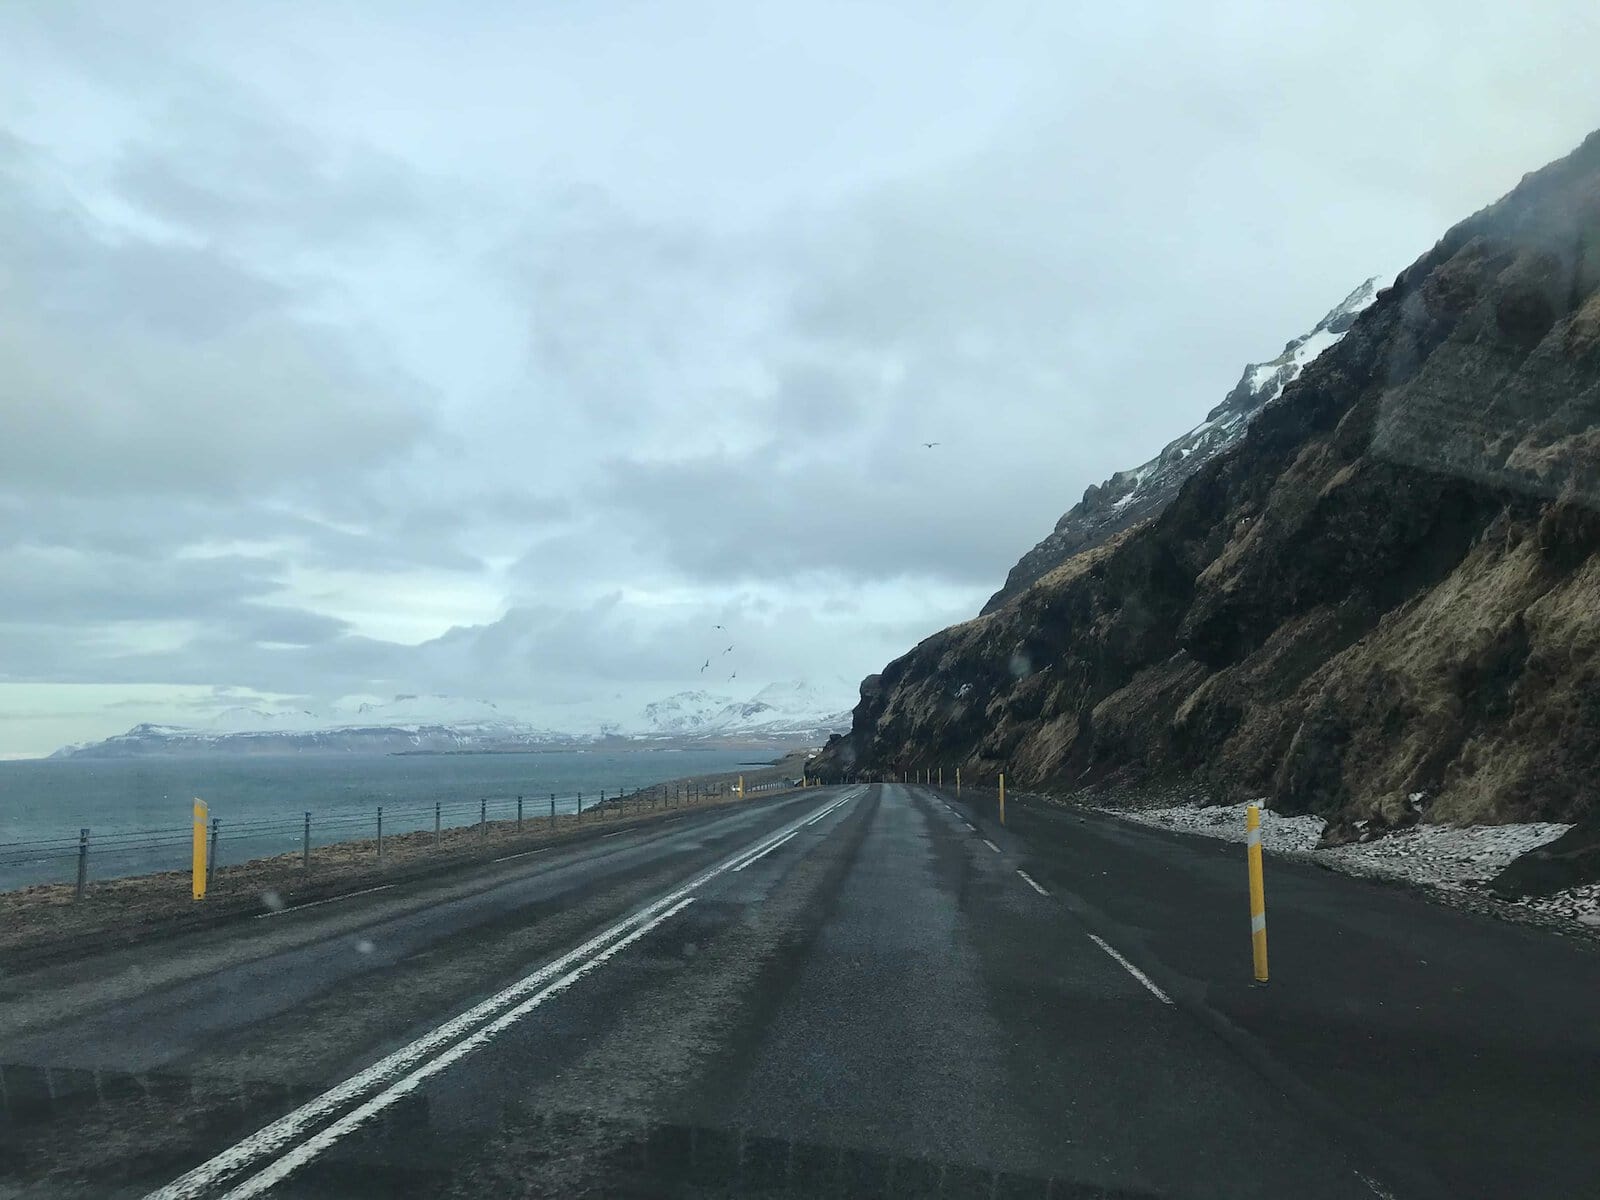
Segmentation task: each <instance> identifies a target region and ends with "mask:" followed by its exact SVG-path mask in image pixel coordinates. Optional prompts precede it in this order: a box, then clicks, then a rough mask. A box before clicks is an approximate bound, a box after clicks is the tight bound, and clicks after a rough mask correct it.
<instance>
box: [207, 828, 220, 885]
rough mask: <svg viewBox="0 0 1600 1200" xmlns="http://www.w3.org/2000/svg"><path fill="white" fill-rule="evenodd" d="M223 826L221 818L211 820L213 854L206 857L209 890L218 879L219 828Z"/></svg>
mask: <svg viewBox="0 0 1600 1200" xmlns="http://www.w3.org/2000/svg"><path fill="white" fill-rule="evenodd" d="M221 824H222V818H221V817H212V818H211V853H210V854H208V855H207V856H206V887H207V888H209V887H210V886H211V885H212V884H213V883H214V882H216V878H217V826H219V825H221Z"/></svg>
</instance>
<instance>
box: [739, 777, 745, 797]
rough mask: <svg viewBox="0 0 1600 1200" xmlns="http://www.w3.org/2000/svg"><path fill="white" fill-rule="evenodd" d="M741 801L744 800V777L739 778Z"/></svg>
mask: <svg viewBox="0 0 1600 1200" xmlns="http://www.w3.org/2000/svg"><path fill="white" fill-rule="evenodd" d="M739 799H741V800H743V799H744V776H743V775H741V776H739Z"/></svg>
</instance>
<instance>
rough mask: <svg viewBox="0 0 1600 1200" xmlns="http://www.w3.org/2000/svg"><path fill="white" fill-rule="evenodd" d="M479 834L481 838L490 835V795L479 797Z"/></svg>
mask: <svg viewBox="0 0 1600 1200" xmlns="http://www.w3.org/2000/svg"><path fill="white" fill-rule="evenodd" d="M478 836H479V837H480V838H486V837H488V836H489V797H487V796H479V797H478Z"/></svg>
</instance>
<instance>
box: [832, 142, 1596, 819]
mask: <svg viewBox="0 0 1600 1200" xmlns="http://www.w3.org/2000/svg"><path fill="white" fill-rule="evenodd" d="M1597 508H1600V134H1596V135H1593V136H1591V137H1590V138H1589V139H1588V140H1587V141H1586V142H1585V143H1584V144H1583V145H1582V146H1581V147H1580V148H1579V149H1578V150H1576V151H1575V152H1574V153H1572V154H1571V155H1569V156H1568V157H1567V158H1565V159H1563V160H1561V161H1559V162H1556V163H1554V164H1552V165H1550V166H1548V167H1545V168H1544V169H1543V170H1540V171H1538V172H1536V173H1534V174H1531V175H1529V176H1527V177H1525V178H1524V179H1523V181H1522V182H1521V183H1520V184H1519V185H1518V186H1517V187H1516V188H1515V190H1513V191H1512V192H1511V193H1510V194H1509V195H1507V196H1506V197H1505V198H1504V199H1502V200H1501V201H1499V202H1498V203H1496V204H1494V205H1492V206H1490V207H1489V208H1487V209H1485V210H1483V211H1482V212H1479V213H1478V214H1476V215H1475V216H1473V217H1471V218H1469V219H1468V220H1466V221H1464V222H1462V223H1461V224H1459V225H1457V226H1456V227H1455V228H1453V229H1452V230H1450V231H1449V232H1448V233H1447V234H1446V235H1445V236H1444V238H1443V239H1442V240H1441V241H1440V242H1439V243H1438V245H1436V246H1435V247H1434V248H1433V249H1432V250H1430V251H1429V252H1428V253H1427V254H1425V255H1424V256H1423V257H1422V258H1421V259H1419V260H1418V261H1417V262H1416V263H1415V264H1413V265H1412V266H1411V267H1409V268H1408V269H1407V270H1405V271H1404V272H1402V273H1401V274H1400V276H1399V277H1398V278H1397V279H1396V280H1395V282H1394V285H1393V286H1392V287H1390V288H1387V289H1385V290H1383V291H1382V292H1380V293H1379V294H1378V297H1377V299H1376V300H1375V302H1374V303H1373V304H1372V305H1371V307H1370V308H1368V309H1367V310H1366V311H1365V312H1363V313H1362V314H1361V315H1360V316H1359V317H1357V318H1356V320H1355V321H1354V323H1353V325H1352V326H1351V328H1350V330H1349V332H1348V333H1347V334H1346V335H1345V337H1344V338H1342V339H1341V340H1340V341H1339V342H1338V343H1337V344H1336V345H1334V346H1333V347H1332V348H1331V349H1329V350H1327V351H1326V352H1325V353H1323V354H1322V355H1321V356H1320V357H1318V358H1317V359H1316V361H1315V362H1313V363H1311V364H1310V365H1309V366H1307V367H1306V369H1305V370H1304V372H1303V373H1302V374H1301V375H1300V376H1299V378H1298V379H1296V380H1295V381H1294V382H1292V383H1291V384H1290V385H1289V386H1288V387H1287V388H1286V389H1285V390H1284V392H1283V394H1282V396H1281V397H1279V398H1278V399H1277V400H1275V401H1273V402H1272V403H1270V404H1268V405H1266V406H1265V408H1263V409H1262V411H1261V412H1260V413H1259V414H1258V415H1257V416H1256V417H1255V419H1254V420H1253V421H1251V422H1250V425H1249V428H1248V431H1247V432H1246V434H1245V436H1244V437H1243V439H1242V440H1240V441H1239V443H1238V444H1237V445H1235V446H1233V447H1232V448H1231V449H1229V450H1227V451H1226V452H1224V453H1222V454H1220V455H1219V456H1217V457H1216V458H1215V459H1213V460H1212V461H1211V462H1209V463H1207V464H1206V465H1205V466H1204V467H1203V468H1201V469H1200V470H1199V471H1198V472H1196V473H1195V474H1194V475H1193V476H1192V477H1191V478H1190V479H1189V480H1188V481H1187V482H1186V483H1185V484H1184V485H1183V486H1182V488H1181V490H1180V491H1179V492H1178V494H1177V496H1176V497H1175V498H1174V499H1173V500H1172V501H1171V502H1170V503H1169V504H1168V505H1167V506H1166V507H1165V508H1164V509H1163V511H1161V512H1160V514H1159V515H1157V516H1155V517H1154V518H1153V519H1151V520H1150V521H1148V522H1146V523H1144V524H1141V525H1139V526H1137V527H1136V528H1132V529H1129V530H1125V531H1124V532H1122V533H1120V534H1117V535H1116V536H1114V537H1112V538H1110V539H1109V540H1107V541H1106V542H1105V543H1104V544H1102V545H1099V546H1097V547H1095V548H1093V549H1091V550H1088V551H1086V552H1083V553H1079V554H1076V555H1074V556H1072V557H1070V558H1069V559H1067V561H1066V562H1064V563H1063V564H1062V565H1060V566H1058V567H1056V568H1055V569H1053V570H1051V571H1049V572H1047V573H1046V574H1045V575H1044V576H1043V577H1041V578H1040V579H1039V580H1038V581H1036V582H1035V583H1034V584H1033V585H1032V586H1031V587H1029V588H1028V589H1027V590H1026V591H1024V592H1023V593H1022V594H1021V595H1019V596H1018V597H1017V598H1016V599H1015V601H1014V602H1012V603H1011V604H1009V605H1006V606H1004V607H1002V608H999V609H997V610H993V611H991V612H989V613H988V614H987V615H984V616H980V617H978V618H977V619H975V620H972V621H969V622H967V623H965V624H962V625H958V626H955V627H953V628H951V629H947V630H945V631H943V632H942V633H939V634H937V635H935V636H934V637H932V638H929V639H928V640H927V641H925V642H923V643H922V644H921V645H919V646H917V647H916V648H915V649H913V650H912V651H911V652H910V653H908V654H906V655H905V656H904V657H902V658H900V659H897V660H896V661H894V662H892V663H890V664H889V665H888V666H887V667H886V668H885V669H884V671H883V673H882V674H881V675H876V676H873V677H871V678H869V679H868V680H867V681H866V682H865V683H864V684H863V685H862V690H861V702H860V704H859V705H858V706H857V708H856V710H855V712H854V715H853V722H852V727H851V732H850V733H849V734H848V735H846V736H844V737H842V738H839V739H836V740H835V741H833V742H831V743H830V744H829V747H828V749H827V750H826V752H825V754H824V756H823V758H822V760H821V763H820V766H821V768H822V769H823V770H824V771H839V772H842V771H845V770H849V769H861V768H868V769H870V768H886V769H899V768H901V767H904V766H909V765H913V764H917V763H924V762H932V761H939V762H943V763H945V764H956V763H960V764H965V765H966V766H967V768H968V771H969V777H972V776H973V775H978V774H988V775H992V774H994V773H997V772H999V771H1001V770H1005V771H1006V772H1008V775H1009V776H1010V777H1011V778H1013V779H1015V780H1017V781H1018V782H1021V783H1029V784H1051V783H1054V784H1058V785H1062V786H1076V785H1081V784H1084V783H1088V782H1093V781H1098V780H1108V779H1151V778H1155V777H1161V776H1166V775H1180V774H1181V775H1183V776H1185V777H1187V778H1191V779H1198V780H1200V781H1201V782H1203V783H1205V784H1208V785H1209V787H1210V789H1211V791H1212V793H1213V794H1214V795H1216V796H1218V797H1219V798H1237V797H1243V796H1259V795H1266V796H1269V797H1270V798H1271V801H1272V803H1273V805H1274V807H1276V808H1278V809H1280V810H1284V811H1291V812H1315V813H1317V814H1320V815H1322V816H1325V817H1327V818H1329V819H1330V821H1331V825H1330V834H1331V836H1334V837H1338V836H1340V835H1351V834H1353V833H1354V832H1355V830H1356V829H1357V822H1362V823H1363V827H1364V828H1367V829H1371V828H1373V827H1376V828H1380V829H1381V828H1382V827H1384V826H1394V825H1401V824H1407V823H1411V822H1414V821H1416V820H1418V819H1426V820H1430V821H1499V820H1509V819H1548V820H1557V821H1570V820H1576V819H1579V818H1581V817H1582V816H1583V815H1584V814H1585V813H1586V812H1588V811H1589V810H1590V809H1591V807H1593V796H1594V780H1595V779H1597V778H1600V554H1597V551H1600V515H1597Z"/></svg>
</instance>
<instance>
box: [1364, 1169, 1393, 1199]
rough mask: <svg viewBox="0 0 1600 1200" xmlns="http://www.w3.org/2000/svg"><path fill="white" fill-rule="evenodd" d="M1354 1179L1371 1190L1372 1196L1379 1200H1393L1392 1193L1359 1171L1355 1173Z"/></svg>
mask: <svg viewBox="0 0 1600 1200" xmlns="http://www.w3.org/2000/svg"><path fill="white" fill-rule="evenodd" d="M1356 1178H1357V1179H1359V1180H1361V1182H1362V1183H1364V1184H1366V1185H1367V1187H1369V1188H1370V1189H1372V1194H1373V1195H1374V1196H1377V1197H1378V1198H1379V1200H1394V1193H1393V1192H1391V1191H1390V1190H1389V1189H1388V1188H1386V1187H1384V1186H1383V1184H1381V1183H1379V1182H1378V1181H1377V1180H1376V1179H1373V1178H1372V1177H1371V1176H1369V1175H1363V1174H1362V1173H1361V1172H1360V1171H1357V1172H1356Z"/></svg>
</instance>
